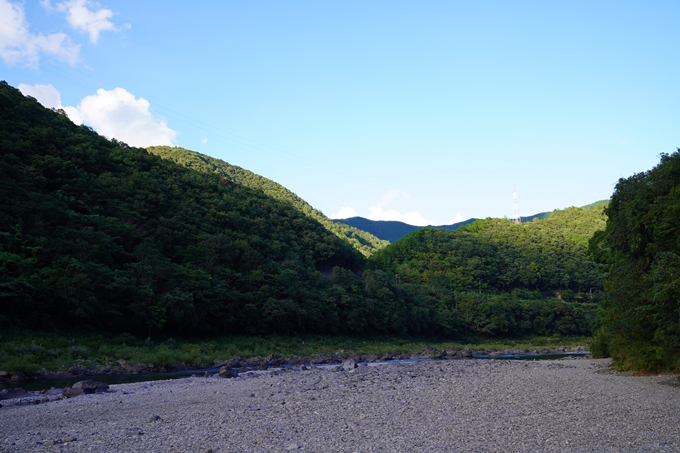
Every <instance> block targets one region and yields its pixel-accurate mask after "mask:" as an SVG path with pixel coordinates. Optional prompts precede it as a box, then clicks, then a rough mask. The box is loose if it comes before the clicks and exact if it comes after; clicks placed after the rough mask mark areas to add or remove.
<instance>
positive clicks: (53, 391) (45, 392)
mask: <svg viewBox="0 0 680 453" xmlns="http://www.w3.org/2000/svg"><path fill="white" fill-rule="evenodd" d="M40 394H41V395H46V396H56V395H63V390H62V389H55V388H54V387H52V388H51V389H49V390H42V391H41V392H40Z"/></svg>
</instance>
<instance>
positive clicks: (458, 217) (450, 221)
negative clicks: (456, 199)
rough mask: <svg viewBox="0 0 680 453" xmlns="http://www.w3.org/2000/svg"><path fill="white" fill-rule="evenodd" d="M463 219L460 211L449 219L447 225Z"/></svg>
mask: <svg viewBox="0 0 680 453" xmlns="http://www.w3.org/2000/svg"><path fill="white" fill-rule="evenodd" d="M463 220H465V218H463V216H462V215H460V213H459V214H458V215H457V216H455V217H454V218H452V219H451V220H449V225H453V224H454V223H458V222H462V221H463Z"/></svg>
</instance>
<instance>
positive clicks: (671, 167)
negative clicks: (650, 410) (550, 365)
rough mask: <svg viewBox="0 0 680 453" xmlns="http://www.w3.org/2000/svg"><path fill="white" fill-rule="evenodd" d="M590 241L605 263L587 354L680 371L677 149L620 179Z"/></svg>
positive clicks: (632, 366) (637, 367) (636, 367)
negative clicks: (598, 326) (597, 321)
mask: <svg viewBox="0 0 680 453" xmlns="http://www.w3.org/2000/svg"><path fill="white" fill-rule="evenodd" d="M605 213H606V214H607V217H608V219H607V226H606V229H605V230H604V231H602V232H599V233H597V234H596V235H595V236H594V237H593V238H592V240H591V242H590V251H591V252H592V254H593V256H594V257H595V258H597V259H598V260H600V261H601V262H603V263H606V264H607V265H608V268H609V269H608V270H609V272H608V274H607V280H606V289H607V296H606V298H605V300H604V302H603V307H604V313H605V315H604V325H603V327H602V330H601V331H600V332H599V334H598V335H597V336H596V339H595V340H596V341H595V342H594V349H595V351H594V352H596V353H598V354H600V355H604V356H607V355H611V357H612V358H613V359H614V363H615V364H616V365H618V366H619V367H621V368H625V369H633V370H648V371H660V370H672V371H679V370H680V150H678V151H677V152H675V153H673V154H670V155H668V154H663V155H661V162H660V163H659V164H658V165H657V166H656V167H654V168H653V169H651V170H649V171H646V172H643V173H638V174H635V175H633V176H631V177H629V178H625V179H620V180H619V182H618V184H617V185H616V189H615V191H614V194H613V195H612V198H611V203H610V204H609V206H608V207H607V208H606V210H605Z"/></svg>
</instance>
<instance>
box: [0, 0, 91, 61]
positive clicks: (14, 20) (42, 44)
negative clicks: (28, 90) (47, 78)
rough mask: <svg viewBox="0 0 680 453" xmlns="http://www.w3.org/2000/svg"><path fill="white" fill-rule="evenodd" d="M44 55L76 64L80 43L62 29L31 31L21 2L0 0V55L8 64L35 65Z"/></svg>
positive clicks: (78, 57)
mask: <svg viewBox="0 0 680 453" xmlns="http://www.w3.org/2000/svg"><path fill="white" fill-rule="evenodd" d="M43 55H44V56H49V57H53V58H56V59H58V60H61V61H64V62H65V63H67V64H69V65H71V66H75V64H76V63H77V62H78V60H79V59H80V45H77V44H74V43H73V41H71V38H70V37H69V36H68V35H66V34H64V33H52V34H49V35H46V36H45V35H43V34H41V33H38V34H33V33H31V32H30V31H29V24H28V22H27V21H26V16H25V13H24V9H23V6H22V5H21V4H19V3H11V2H9V1H8V0H0V57H1V58H2V59H3V60H4V61H5V63H7V64H9V65H15V64H23V65H26V66H28V67H31V68H37V67H38V62H39V61H40V57H41V56H43Z"/></svg>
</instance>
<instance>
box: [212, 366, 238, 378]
mask: <svg viewBox="0 0 680 453" xmlns="http://www.w3.org/2000/svg"><path fill="white" fill-rule="evenodd" d="M217 374H218V375H219V376H220V377H222V378H235V377H237V376H238V371H237V370H235V369H233V368H231V367H230V366H227V365H225V366H223V367H221V368H220V371H219V373H217Z"/></svg>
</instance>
